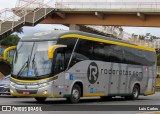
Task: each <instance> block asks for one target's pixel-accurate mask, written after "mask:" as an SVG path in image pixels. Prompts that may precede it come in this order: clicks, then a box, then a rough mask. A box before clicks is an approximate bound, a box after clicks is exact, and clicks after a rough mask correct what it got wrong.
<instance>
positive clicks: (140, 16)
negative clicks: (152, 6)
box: [137, 12, 146, 20]
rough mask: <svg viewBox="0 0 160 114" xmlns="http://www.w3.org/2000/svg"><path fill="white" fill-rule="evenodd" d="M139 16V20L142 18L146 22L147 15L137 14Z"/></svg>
mask: <svg viewBox="0 0 160 114" xmlns="http://www.w3.org/2000/svg"><path fill="white" fill-rule="evenodd" d="M137 16H138V17H139V18H141V19H142V20H145V19H146V18H145V15H144V14H143V13H140V12H137Z"/></svg>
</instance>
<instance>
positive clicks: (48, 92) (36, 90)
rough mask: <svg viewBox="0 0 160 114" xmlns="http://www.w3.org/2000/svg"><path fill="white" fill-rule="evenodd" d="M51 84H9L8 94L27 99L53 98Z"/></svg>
mask: <svg viewBox="0 0 160 114" xmlns="http://www.w3.org/2000/svg"><path fill="white" fill-rule="evenodd" d="M51 87H52V85H51V84H44V85H43V86H39V85H17V84H12V83H11V84H10V94H11V95H12V96H28V97H54V95H53V91H52V89H51Z"/></svg>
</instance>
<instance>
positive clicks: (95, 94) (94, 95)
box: [83, 93, 105, 97]
mask: <svg viewBox="0 0 160 114" xmlns="http://www.w3.org/2000/svg"><path fill="white" fill-rule="evenodd" d="M100 96H105V94H104V93H89V94H83V97H100Z"/></svg>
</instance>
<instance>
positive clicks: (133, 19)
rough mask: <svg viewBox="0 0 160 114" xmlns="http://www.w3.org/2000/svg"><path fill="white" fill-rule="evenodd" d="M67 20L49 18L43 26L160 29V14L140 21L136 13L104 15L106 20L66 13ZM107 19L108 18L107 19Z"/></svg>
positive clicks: (86, 14)
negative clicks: (70, 25) (73, 25)
mask: <svg viewBox="0 0 160 114" xmlns="http://www.w3.org/2000/svg"><path fill="white" fill-rule="evenodd" d="M66 15H67V18H65V19H62V18H60V17H59V16H55V17H54V18H51V17H47V18H45V19H44V20H43V21H42V22H41V23H42V24H65V25H66V24H67V25H69V24H75V25H102V26H103V25H104V26H136V27H137V26H141V27H160V23H159V20H160V15H159V14H154V15H153V14H150V13H148V14H146V15H147V19H146V20H143V19H140V18H139V17H138V16H137V15H135V13H133V14H126V13H124V14H110V13H107V14H105V13H104V19H103V20H102V19H99V18H97V17H96V16H95V15H93V13H92V12H88V13H86V12H85V13H83V12H81V13H77V12H75V13H66ZM106 17H107V18H106Z"/></svg>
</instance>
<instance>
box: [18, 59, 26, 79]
mask: <svg viewBox="0 0 160 114" xmlns="http://www.w3.org/2000/svg"><path fill="white" fill-rule="evenodd" d="M28 62H29V56H28V59H27V61H26V62H25V63H24V64H23V66H22V67H21V69H20V70H19V72H18V73H17V78H18V77H19V75H20V74H21V73H22V71H23V69H24V68H26V66H28Z"/></svg>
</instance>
